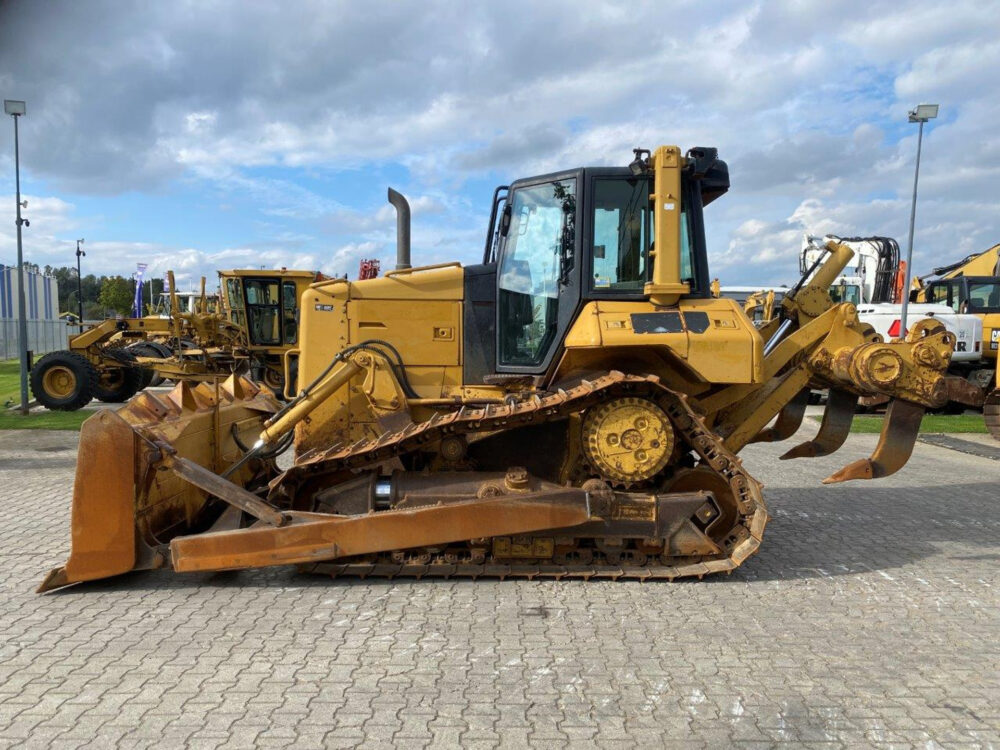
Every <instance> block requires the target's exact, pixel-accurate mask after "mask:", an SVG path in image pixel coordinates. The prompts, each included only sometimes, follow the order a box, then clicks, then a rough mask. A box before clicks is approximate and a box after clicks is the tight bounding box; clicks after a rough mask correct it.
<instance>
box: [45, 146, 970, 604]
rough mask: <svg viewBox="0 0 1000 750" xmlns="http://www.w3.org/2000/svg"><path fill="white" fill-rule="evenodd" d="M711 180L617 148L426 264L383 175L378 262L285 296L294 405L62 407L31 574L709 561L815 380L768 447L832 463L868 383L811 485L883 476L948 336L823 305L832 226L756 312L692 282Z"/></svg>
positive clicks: (734, 557)
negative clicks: (882, 333)
mask: <svg viewBox="0 0 1000 750" xmlns="http://www.w3.org/2000/svg"><path fill="white" fill-rule="evenodd" d="M728 189H729V172H728V167H727V166H726V164H725V162H723V161H721V160H720V159H719V158H718V156H717V154H716V151H715V149H710V148H696V149H691V150H690V151H688V152H687V153H686V154H684V153H682V152H681V151H680V150H679V149H678V148H677V147H674V146H662V147H660V148H657V149H656V150H655V151H652V152H651V151H649V150H646V149H636V150H635V158H634V159H633V161H632V162H631V164H629V165H628V166H627V167H603V168H579V169H568V170H566V171H562V172H558V173H555V174H549V175H544V176H540V177H533V178H529V179H521V180H518V181H516V182H513V183H512V184H510V185H509V186H504V187H502V188H499V189H498V190H497V192H496V194H495V197H494V201H493V204H492V211H491V218H490V223H489V230H488V232H487V240H486V245H485V248H484V254H483V259H482V263H480V264H476V265H471V266H466V267H462V266H461V265H460V264H458V263H444V264H439V265H432V266H425V267H421V268H411V267H410V258H409V219H408V210H407V207H406V203H405V199H403V198H402V196H400V195H399V194H398V193H395V192H394V191H390V201H391V202H393V203H394V205H396V207H397V220H398V227H399V228H398V231H397V242H398V248H397V253H398V258H397V268H396V269H395V270H392V271H389V272H387V273H386V274H385V275H384V276H381V277H379V278H373V279H367V280H362V281H356V282H351V281H348V280H346V279H328V280H324V281H319V282H317V283H314V284H312V285H310V286H309V287H308V288H307V289H306V290H305V291H304V293H303V294H302V296H301V300H300V303H301V316H300V317H301V320H300V326H299V332H298V333H299V336H298V345H297V351H296V352H295V357H296V358H297V362H298V378H297V386H296V395H295V398H294V399H293V400H291V401H290V402H288V403H287V404H284V405H279V404H278V402H277V401H276V400H275V399H274V398H273V397H272V396H271V395H270V394H268V393H266V392H265V391H263V390H261V389H258V388H257V387H255V386H254V385H253V384H252V383H250V382H249V381H248V380H246V379H242V378H240V377H238V376H235V375H234V376H232V377H230V378H229V379H228V380H226V381H225V382H222V383H215V384H209V383H202V384H197V385H194V384H191V383H181V384H179V385H178V386H177V387H176V388H175V389H174V390H173V391H172V392H170V393H169V394H167V395H165V396H163V397H159V396H155V395H153V394H151V393H148V392H145V393H141V394H139V395H138V396H137V397H136V398H135V399H133V400H132V402H131V403H129V404H128V405H127V406H125V407H123V408H121V409H120V410H118V411H111V410H105V411H103V412H100V413H98V414H97V415H95V416H94V417H91V418H90V419H89V420H88V421H87V422H86V423H85V424H84V426H83V429H82V433H81V438H80V451H79V458H78V462H77V474H76V482H75V485H74V493H73V506H72V549H71V552H70V555H69V559H68V561H67V562H66V564H65V565H64V566H62V567H59V568H56V569H54V570H52V571H51V572H50V573H49V574H48V576H47V577H46V578H45V580H44V581H43V583H42V584H41V586H40V590H41V591H45V590H49V589H53V588H56V587H60V586H64V585H67V584H70V583H74V582H78V581H88V580H93V579H98V578H104V577H108V576H113V575H117V574H120V573H125V572H126V571H130V570H139V569H153V568H170V569H172V570H174V571H177V572H191V571H217V570H230V569H239V568H249V567H258V566H273V565H286V564H298V565H300V566H302V568H303V569H304V570H308V571H313V572H318V573H323V574H328V575H333V576H338V575H357V576H388V577H392V576H417V577H420V576H445V577H454V576H460V577H473V578H474V577H478V576H491V577H501V578H503V577H510V576H513V577H529V578H535V577H552V578H564V577H569V578H574V577H576V578H585V579H589V578H612V579H620V578H632V579H675V578H682V577H687V576H697V577H701V576H704V575H706V574H711V573H717V572H724V571H732V570H733V569H734V568H736V567H737V566H739V565H740V564H741V563H742V562H743V561H745V560H746V559H747V558H748V557H749V556H751V555H752V554H753V553H754V552H756V551H757V549H758V547H759V545H760V543H761V539H762V536H763V532H764V527H765V524H766V523H767V520H768V513H767V510H766V506H765V502H764V497H763V495H762V492H761V485H760V484H759V483H758V482H757V481H756V480H755V479H754V478H753V477H752V476H751V475H750V474H749V473H748V472H747V470H746V469H745V468H744V467H743V464H742V462H741V460H740V458H739V457H738V453H739V452H740V450H741V449H742V448H743V447H744V446H745V445H746V444H748V443H750V442H753V441H775V440H782V439H785V438H788V437H790V436H791V435H792V434H793V433H794V432H795V431H796V430H797V428H798V427H799V425H800V423H801V420H802V417H803V413H804V408H805V400H806V396H807V393H808V387H809V386H814V387H817V388H829V389H830V390H831V395H830V399H829V404H828V407H827V411H826V413H825V414H824V417H823V421H822V424H821V426H820V428H819V432H818V434H816V435H815V437H813V438H812V439H810V440H806V441H804V442H802V443H800V444H799V445H797V446H795V447H793V448H792V449H791V450H789V451H788V452H787V453H785V455H784V458H795V457H807V456H824V455H827V454H829V453H831V452H832V451H834V450H836V449H837V448H838V447H840V445H841V444H842V443H843V442H844V440H845V439H846V437H847V432H848V429H849V427H850V423H851V419H852V416H853V412H854V405H855V403H856V401H857V399H858V398H859V397H860V396H865V395H873V394H886V395H888V396H891V397H892V398H893V402H892V404H891V406H890V407H889V410H888V414H887V416H886V419H885V424H884V427H883V430H882V434H881V436H880V438H879V442H878V445H877V447H876V449H875V451H874V453H873V454H872V455H871V456H870V457H868V458H859V459H858V460H856V461H854V462H852V463H849V464H848V465H846V466H845V467H844V468H842V469H841V470H839V471H837V472H835V473H834V474H833V475H831V476H830V477H829V478H828V479H827V480H826V481H827V482H840V481H844V480H850V479H874V478H878V477H883V476H886V475H889V474H892V473H893V472H895V471H897V470H898V469H899V468H900V467H902V466H903V465H904V464H905V462H906V461H907V460H908V458H909V456H910V452H911V450H912V447H913V444H914V441H915V439H916V434H917V429H918V426H919V423H920V419H921V416H922V414H923V413H924V409H925V408H926V407H935V406H939V405H940V404H942V403H944V402H945V401H946V400H947V398H948V393H949V387H950V386H949V381H948V379H947V378H946V377H945V375H944V372H945V370H946V368H947V366H948V361H949V358H950V356H951V353H952V351H953V348H954V340H953V337H952V336H951V334H949V333H947V332H946V331H945V330H944V329H943V328H942V327H940V326H939V325H936V324H934V323H932V322H930V321H926V322H921V323H919V324H917V325H915V326H913V330H911V331H910V332H909V334H908V336H907V339H906V340H905V341H901V342H892V343H885V342H883V341H882V340H881V339H880V337H879V336H878V335H877V334H875V333H874V332H873V330H872V329H871V328H870V327H867V326H864V325H862V324H860V323H859V322H858V318H857V313H856V310H855V308H854V306H853V305H851V304H838V305H835V304H833V302H832V301H831V299H830V296H829V294H828V292H827V288H828V287H829V285H830V283H831V282H832V281H833V280H834V279H835V278H836V277H837V275H838V274H839V273H840V272H841V270H842V269H843V268H844V267H845V265H846V264H847V263H848V261H849V259H850V257H851V251H850V249H849V248H846V247H844V246H841V245H839V244H837V243H835V242H831V243H829V244H828V246H827V247H828V251H829V253H828V256H827V258H826V260H825V262H824V264H823V266H822V268H821V269H820V270H819V271H818V272H817V273H815V274H814V275H812V276H811V277H810V278H809V280H808V281H805V280H803V281H801V282H800V283H799V284H798V285H797V286H796V287H794V288H792V289H790V290H789V291H788V293H787V294H786V295H785V296H784V298H783V300H782V302H781V309H780V314H779V315H778V316H777V317H776V318H775V320H774V321H772V322H771V323H769V324H767V325H766V326H764V327H763V328H761V329H759V330H758V329H757V328H755V327H754V326H753V325H752V324H751V323H750V321H749V320H748V319H747V317H746V315H744V313H743V310H742V309H741V308H740V307H739V306H738V305H737V304H736V303H735V302H733V301H732V300H728V299H716V298H713V297H712V295H711V293H710V285H709V275H708V263H707V253H706V249H705V234H704V224H703V207H704V206H707V205H709V204H710V203H711V202H713V201H714V200H716V199H717V198H719V197H720V196H722V195H723V194H724V193H725V192H727V190H728ZM289 359H291V357H289ZM775 417H777V419H776V420H775V419H774V418H775ZM772 420H774V421H773V424H771V423H772ZM769 425H770V426H769ZM292 446H294V457H293V459H292V460H291V462H290V465H289V463H287V462H285V460H284V459H283V461H282V464H281V468H279V463H278V461H277V457H278V456H279V455H280V454H281V453H282V452H283V451H285V450H286V449H289V448H291V447H292Z"/></svg>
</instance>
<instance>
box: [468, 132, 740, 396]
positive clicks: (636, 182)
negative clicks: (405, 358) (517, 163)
mask: <svg viewBox="0 0 1000 750" xmlns="http://www.w3.org/2000/svg"><path fill="white" fill-rule="evenodd" d="M637 154H638V152H637ZM706 155H707V157H708V158H706ZM637 161H638V157H637ZM636 172H639V173H638V174H637V173H636ZM728 189H729V170H728V167H727V166H726V164H725V162H722V161H719V160H718V159H716V158H715V152H714V149H693V150H692V151H691V152H689V156H688V162H687V166H686V167H685V169H684V170H683V173H682V177H681V217H680V219H681V221H680V245H681V247H680V259H679V260H680V272H681V281H682V282H686V283H687V284H688V286H689V287H690V293H689V294H688V295H686V296H689V297H710V296H711V291H710V286H709V275H708V263H707V254H706V250H705V231H704V223H703V221H702V208H703V207H704V206H705V205H707V204H708V203H710V202H711V201H713V200H714V199H715V198H717V197H719V196H721V195H723V194H724V193H725V192H726V191H727V190H728ZM652 191H653V185H652V176H651V175H649V174H648V172H647V171H646V170H642V169H640V170H635V171H633V169H632V168H631V167H589V168H582V169H576V170H571V171H567V172H558V173H554V174H548V175H542V176H540V177H531V178H527V179H523V180H518V181H517V182H514V183H512V184H511V185H509V186H506V185H505V186H501V187H499V188H497V190H496V192H495V193H494V200H493V209H492V212H491V215H490V225H489V231H488V232H487V240H486V246H485V248H484V253H483V263H482V265H477V266H468V267H466V269H465V299H466V305H465V326H464V328H465V354H466V356H465V363H464V369H465V380H466V382H483V378H484V377H486V376H490V375H493V374H494V373H499V374H510V375H516V374H523V375H543V374H544V373H545V372H546V371H547V370H549V368H550V367H551V366H553V365H554V363H555V362H557V361H558V356H557V355H558V353H559V352H560V351H561V350H562V342H563V339H564V338H565V335H566V333H567V331H568V330H569V327H570V326H571V324H572V322H573V321H574V320H575V319H576V317H577V314H578V312H579V309H580V307H581V306H582V305H583V304H584V303H585V302H587V301H591V300H621V301H640V300H645V299H646V298H647V297H646V294H645V287H646V285H647V283H649V282H650V281H652V278H653V276H652V263H651V255H650V251H651V250H652V249H653V243H654V239H655V238H654V236H653V225H654V217H653V213H654V211H653V204H652V201H651V200H650V194H651V193H652Z"/></svg>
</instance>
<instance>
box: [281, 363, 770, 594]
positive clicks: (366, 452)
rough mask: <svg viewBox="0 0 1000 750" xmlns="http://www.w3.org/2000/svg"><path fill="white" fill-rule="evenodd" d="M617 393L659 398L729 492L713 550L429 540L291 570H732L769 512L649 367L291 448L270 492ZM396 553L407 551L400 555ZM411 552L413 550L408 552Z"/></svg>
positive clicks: (584, 573) (392, 573)
mask: <svg viewBox="0 0 1000 750" xmlns="http://www.w3.org/2000/svg"><path fill="white" fill-rule="evenodd" d="M618 397H640V398H647V399H650V400H652V401H654V402H655V403H656V404H658V405H659V406H660V407H661V408H662V409H663V410H664V411H665V412H666V414H667V416H668V417H669V419H670V422H671V425H672V427H673V429H674V430H675V431H676V433H677V435H678V437H679V438H680V439H681V440H682V441H683V442H684V443H686V444H687V445H688V446H689V447H690V449H691V450H693V451H694V452H695V453H697V455H698V456H699V458H700V463H699V466H700V467H703V468H707V469H709V470H711V471H712V472H714V473H715V474H716V475H718V476H719V477H721V478H723V479H724V480H725V482H726V483H727V485H728V487H729V490H730V492H731V493H732V498H733V499H734V501H735V506H736V509H737V519H736V522H735V523H734V525H733V526H732V528H731V529H730V530H729V532H728V533H727V534H726V535H725V538H724V539H723V540H721V541H720V542H719V544H720V547H721V548H722V550H723V551H722V552H721V553H717V554H715V555H697V556H687V557H678V556H669V557H660V556H644V557H647V558H648V559H647V560H646V561H644V562H643V564H633V565H629V564H618V563H616V562H614V561H609V560H608V559H607V556H606V555H605V554H604V553H602V552H601V551H600V550H598V549H591V548H586V556H588V557H590V558H591V559H590V560H589V561H588V562H587V563H582V562H580V563H569V564H556V563H555V562H551V561H546V562H540V561H538V560H536V559H524V560H518V559H506V558H504V559H499V558H494V557H491V556H490V555H488V554H482V553H480V554H479V555H478V556H477V555H476V554H474V553H473V554H469V555H463V556H464V557H467V558H468V559H459V560H456V554H455V551H454V546H453V545H452V546H450V547H449V551H444V550H435V549H429V548H428V549H426V550H422V551H417V553H416V554H408V553H404V552H403V551H398V552H395V553H393V552H389V553H382V554H379V555H370V556H366V557H365V558H364V559H362V560H358V559H353V560H346V561H344V562H322V563H311V564H308V565H303V566H300V569H301V570H303V571H307V572H315V573H321V574H327V575H331V576H354V577H362V578H364V577H383V578H395V577H407V578H425V577H437V578H481V577H486V578H501V579H503V578H527V579H533V578H552V579H562V578H571V579H592V578H593V579H635V580H650V579H668V580H670V579H675V578H684V577H692V576H695V577H699V578H700V577H702V576H704V575H707V574H709V573H719V572H724V571H732V570H734V569H735V568H736V567H738V566H739V565H740V564H741V563H742V562H743V561H744V560H746V559H747V558H748V557H749V556H750V555H752V554H753V553H754V552H755V551H756V550H757V548H758V547H759V546H760V541H761V538H762V536H763V532H764V526H765V525H766V524H767V521H768V514H767V509H766V506H765V504H764V498H763V494H762V492H761V485H760V483H759V482H757V481H756V480H755V479H754V478H753V477H751V476H750V475H749V474H748V473H747V472H746V471H745V470H744V468H743V465H742V462H741V461H740V459H739V458H738V457H737V456H736V455H735V454H733V453H732V452H731V451H729V450H728V449H727V448H725V446H724V445H723V442H722V440H721V439H720V438H719V437H718V436H716V435H715V434H714V433H712V432H711V430H709V429H708V428H707V427H706V425H705V422H704V419H703V418H702V417H701V416H700V415H699V414H697V413H696V412H695V411H694V410H693V409H692V408H691V407H690V405H689V404H688V403H687V400H686V398H685V397H684V395H683V394H680V393H677V392H675V391H672V390H670V389H668V388H666V387H665V386H664V385H663V384H662V383H660V381H659V379H658V378H656V377H655V376H636V375H626V374H624V373H621V372H617V371H612V372H609V373H607V374H605V375H602V376H600V377H597V378H593V379H591V380H583V381H581V382H580V383H579V384H578V385H575V386H573V387H570V388H566V389H562V388H560V389H558V390H556V391H555V392H552V393H550V394H547V395H535V396H532V397H531V398H529V399H525V400H521V401H511V402H509V403H505V404H490V405H487V406H483V407H472V406H463V407H462V408H461V409H459V410H457V411H454V412H451V413H448V414H439V415H435V416H434V417H433V418H432V419H430V420H428V421H426V422H423V423H419V424H417V423H411V424H409V425H408V426H406V427H405V428H403V429H401V430H398V431H395V432H389V433H386V434H385V435H382V436H381V437H379V438H378V439H377V440H369V441H360V442H358V443H355V444H354V445H350V446H344V445H340V446H333V447H332V448H330V449H327V450H326V451H317V452H313V453H311V454H307V455H304V456H302V457H300V459H299V460H298V461H297V463H296V465H295V466H294V467H292V468H290V469H289V470H287V471H286V472H285V473H284V474H282V475H281V476H279V477H278V478H277V479H275V480H274V481H273V482H272V483H271V493H270V497H271V499H272V501H275V502H280V501H281V500H282V499H283V498H284V499H285V500H287V499H289V498H291V497H293V496H294V495H295V494H296V492H297V491H298V489H299V488H300V487H302V486H303V485H305V484H307V483H308V484H312V483H314V482H321V481H322V479H321V478H322V477H323V476H329V475H333V474H338V473H341V472H343V471H345V470H349V469H353V470H357V469H364V468H368V467H372V466H374V465H376V464H379V463H381V462H382V461H387V460H389V459H391V458H395V457H397V456H399V455H401V454H405V453H409V452H412V451H416V450H419V449H421V448H426V447H428V446H431V445H434V444H435V443H436V441H440V440H441V439H443V438H446V437H448V436H451V435H468V434H473V433H478V432H492V431H498V430H511V429H516V428H519V427H524V426H528V425H537V424H541V423H543V422H548V421H554V420H560V419H564V418H567V417H569V416H570V415H571V414H574V413H579V412H581V411H583V410H585V409H588V408H590V407H593V406H595V405H598V404H600V403H603V402H606V401H608V400H609V399H612V398H618ZM660 494H663V493H660ZM539 536H543V535H539ZM577 541H578V542H579V541H581V540H577ZM409 553H412V551H409ZM613 554H614V553H611V556H613ZM400 557H403V558H407V557H409V558H410V559H404V560H402V561H401V560H400V559H399V558H400ZM414 557H415V558H417V559H416V560H414V559H412V558H414ZM622 562H624V561H622Z"/></svg>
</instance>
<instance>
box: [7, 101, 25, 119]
mask: <svg viewBox="0 0 1000 750" xmlns="http://www.w3.org/2000/svg"><path fill="white" fill-rule="evenodd" d="M3 111H4V113H6V114H8V115H13V116H14V117H18V116H19V115H23V114H24V113H25V107H24V102H22V101H18V100H17V99H4V100H3Z"/></svg>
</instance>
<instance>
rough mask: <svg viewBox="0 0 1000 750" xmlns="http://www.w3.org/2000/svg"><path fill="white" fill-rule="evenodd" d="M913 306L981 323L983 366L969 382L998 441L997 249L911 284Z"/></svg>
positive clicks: (999, 292) (999, 341) (999, 257)
mask: <svg viewBox="0 0 1000 750" xmlns="http://www.w3.org/2000/svg"><path fill="white" fill-rule="evenodd" d="M913 286H914V289H913V290H912V291H911V293H910V294H911V299H912V301H914V302H937V303H941V304H945V305H948V306H950V307H951V308H952V309H954V310H955V311H956V312H958V313H965V314H968V315H975V316H977V317H979V318H980V319H981V320H982V323H983V340H982V352H983V360H982V366H981V367H979V368H978V369H977V370H976V371H975V372H973V373H972V375H970V377H969V379H970V381H973V382H975V383H977V385H979V386H980V387H981V388H983V390H985V391H986V393H987V395H986V399H985V401H984V402H983V418H984V419H985V421H986V427H987V429H988V430H989V431H990V434H991V435H992V436H993V437H994V438H996V439H997V440H1000V370H998V368H997V350H998V347H1000V245H994V246H993V247H991V248H989V249H988V250H984V251H983V252H981V253H973V254H972V255H968V256H966V257H965V258H963V259H962V260H960V261H958V262H957V263H952V264H950V265H947V266H940V267H938V268H935V269H933V270H932V271H931V273H929V274H927V275H925V276H921V277H919V278H916V279H914V280H913Z"/></svg>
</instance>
